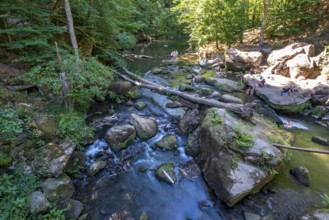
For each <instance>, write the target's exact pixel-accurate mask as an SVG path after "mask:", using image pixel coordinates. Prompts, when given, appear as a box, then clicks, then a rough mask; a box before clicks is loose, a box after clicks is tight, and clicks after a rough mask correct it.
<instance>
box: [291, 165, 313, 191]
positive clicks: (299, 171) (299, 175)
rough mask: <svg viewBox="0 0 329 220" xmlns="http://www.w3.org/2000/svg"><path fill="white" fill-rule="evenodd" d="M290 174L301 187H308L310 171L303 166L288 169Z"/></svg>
mask: <svg viewBox="0 0 329 220" xmlns="http://www.w3.org/2000/svg"><path fill="white" fill-rule="evenodd" d="M290 174H291V175H292V176H293V177H294V178H295V180H297V182H299V183H300V184H302V185H303V186H306V187H308V186H310V171H309V170H308V169H307V168H306V167H303V166H298V167H295V168H292V169H290Z"/></svg>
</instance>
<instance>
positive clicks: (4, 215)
mask: <svg viewBox="0 0 329 220" xmlns="http://www.w3.org/2000/svg"><path fill="white" fill-rule="evenodd" d="M0 183H1V184H0V198H1V199H0V216H1V219H15V220H25V219H27V216H28V214H29V211H28V208H27V200H28V196H29V195H30V194H31V193H32V192H34V191H35V190H36V189H37V188H39V187H40V182H39V179H38V177H37V176H34V175H33V174H24V173H23V170H22V168H21V167H20V168H17V169H16V170H15V172H14V174H12V175H9V174H6V173H5V174H3V176H2V177H0Z"/></svg>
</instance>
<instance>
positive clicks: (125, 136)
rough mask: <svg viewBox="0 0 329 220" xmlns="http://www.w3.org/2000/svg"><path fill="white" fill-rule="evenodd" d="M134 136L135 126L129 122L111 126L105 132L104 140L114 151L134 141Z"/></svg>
mask: <svg viewBox="0 0 329 220" xmlns="http://www.w3.org/2000/svg"><path fill="white" fill-rule="evenodd" d="M135 137H136V131H135V128H134V126H132V125H129V124H125V125H116V126H113V127H112V128H110V129H109V130H108V131H107V132H106V134H105V140H106V142H107V143H108V144H109V145H110V146H111V149H112V150H113V151H114V152H115V153H117V152H119V151H120V150H121V149H124V148H127V147H128V146H129V145H130V144H131V143H132V142H133V141H134V139H135Z"/></svg>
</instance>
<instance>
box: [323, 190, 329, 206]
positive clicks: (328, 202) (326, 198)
mask: <svg viewBox="0 0 329 220" xmlns="http://www.w3.org/2000/svg"><path fill="white" fill-rule="evenodd" d="M321 198H322V203H323V204H324V205H325V206H327V207H329V196H328V195H327V194H326V193H323V194H322V195H321Z"/></svg>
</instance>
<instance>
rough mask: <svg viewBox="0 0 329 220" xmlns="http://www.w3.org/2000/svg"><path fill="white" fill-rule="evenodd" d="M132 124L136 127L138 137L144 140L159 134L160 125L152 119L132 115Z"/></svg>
mask: <svg viewBox="0 0 329 220" xmlns="http://www.w3.org/2000/svg"><path fill="white" fill-rule="evenodd" d="M130 123H131V124H133V125H134V127H135V129H136V132H137V136H138V137H139V138H140V139H142V140H147V139H149V138H151V137H153V136H155V135H156V134H157V133H158V125H157V124H156V122H155V121H154V120H153V119H151V118H143V117H141V116H138V115H136V114H131V116H130Z"/></svg>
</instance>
